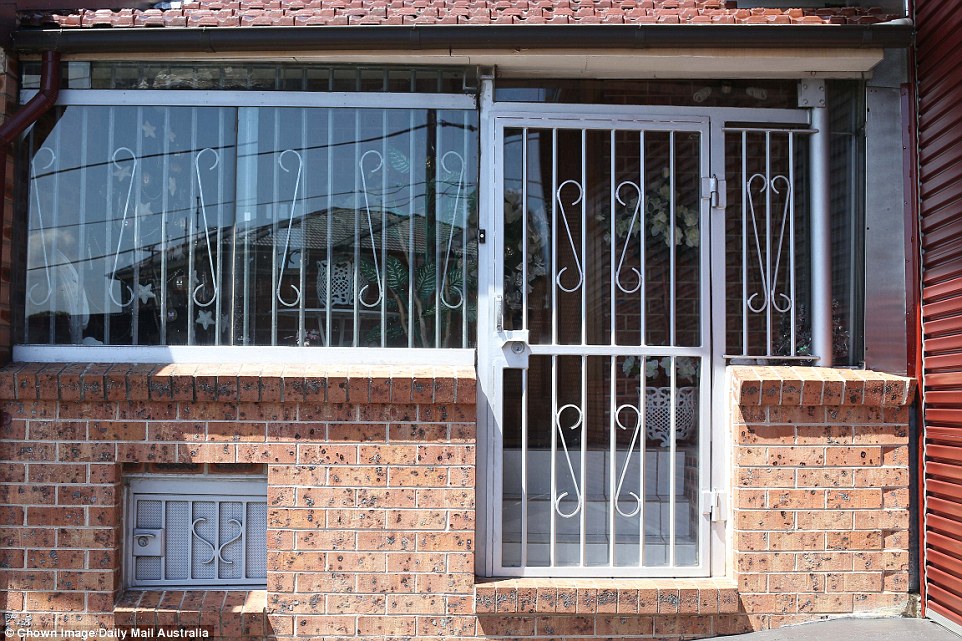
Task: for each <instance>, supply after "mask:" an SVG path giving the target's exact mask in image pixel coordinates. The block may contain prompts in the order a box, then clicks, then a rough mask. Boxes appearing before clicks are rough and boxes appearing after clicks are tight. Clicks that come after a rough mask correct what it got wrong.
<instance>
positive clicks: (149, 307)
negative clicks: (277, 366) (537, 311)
mask: <svg viewBox="0 0 962 641" xmlns="http://www.w3.org/2000/svg"><path fill="white" fill-rule="evenodd" d="M368 218H370V223H369V221H368ZM208 237H209V238H210V240H211V248H212V251H213V257H212V256H211V252H209V251H208V249H207V240H206V238H205V235H204V234H203V233H195V234H194V236H193V238H194V241H193V243H185V244H181V245H177V246H173V247H171V246H167V247H166V249H165V250H162V248H160V247H157V246H154V247H152V248H150V249H149V250H147V249H145V250H142V251H150V252H151V254H150V256H149V257H148V258H146V259H144V260H141V261H140V262H138V263H136V264H134V265H130V266H127V267H125V268H123V269H119V270H117V272H116V273H115V274H114V276H113V279H114V280H116V281H118V282H119V283H120V285H119V288H120V290H122V291H124V292H129V293H130V294H125V296H127V295H133V296H135V298H136V300H135V301H134V303H133V304H132V305H131V307H128V308H125V309H124V311H123V312H121V313H115V314H110V315H108V316H107V317H108V318H110V319H111V320H110V322H111V324H112V326H118V330H115V331H112V335H113V336H114V337H115V338H116V337H118V336H120V334H119V333H117V332H118V331H119V327H120V326H124V325H125V326H127V327H128V328H129V327H130V325H131V323H132V322H133V323H137V327H138V331H137V334H138V336H139V341H140V343H141V344H156V343H158V342H159V339H160V336H161V331H162V329H161V328H162V327H164V330H163V331H165V332H166V336H167V342H168V343H170V344H187V343H188V342H189V343H191V344H217V338H216V337H217V336H221V337H222V338H221V340H220V343H221V344H225V343H228V344H229V343H234V344H257V345H270V344H277V345H298V344H305V345H306V344H310V345H328V344H330V345H340V346H352V345H357V346H380V345H382V344H384V345H385V346H388V347H401V346H408V345H413V346H416V347H421V346H429V347H433V346H435V345H441V346H451V345H454V346H460V345H461V344H462V337H463V335H464V334H465V333H466V332H469V331H470V325H471V324H472V323H473V322H474V319H475V316H476V310H475V308H474V306H473V304H469V305H467V306H466V305H465V302H464V297H463V291H464V289H465V287H468V288H470V287H475V286H476V269H477V248H476V244H475V239H474V238H470V239H467V238H466V236H465V234H464V229H463V224H457V225H451V224H450V223H449V222H444V221H440V220H429V219H428V218H426V217H425V216H423V215H418V214H415V215H413V216H408V215H405V214H398V213H395V212H388V211H380V210H375V209H372V210H371V211H370V214H368V212H367V211H366V210H363V209H362V210H355V209H348V208H335V209H332V210H323V211H316V212H311V213H309V214H306V215H304V216H297V215H296V214H295V215H294V216H293V218H288V219H283V220H275V222H273V223H271V224H267V225H252V224H250V223H241V224H240V225H237V226H235V227H230V228H224V229H223V231H222V233H218V230H217V229H211V230H210V231H209V232H208ZM217 238H220V242H219V243H218V242H217ZM469 241H470V242H469ZM231 263H233V264H234V265H236V268H235V272H234V273H233V274H230V273H229V270H228V265H229V264H231ZM466 264H467V267H468V268H467V270H466V269H465V265H466ZM212 273H213V274H221V275H222V276H221V278H220V285H219V287H217V288H215V282H217V281H216V280H215V278H213V277H212ZM162 283H163V284H162ZM412 284H413V287H412ZM134 308H136V310H135V309H134ZM30 322H31V323H32V324H34V325H35V324H37V322H38V321H37V320H36V319H35V318H33V317H32V318H31V321H30ZM103 322H104V316H101V317H100V318H94V319H92V320H91V322H90V324H89V326H88V330H87V332H86V335H87V336H90V335H92V334H93V332H96V331H97V327H98V326H101V325H102V323H103ZM466 323H467V324H466ZM33 331H35V330H34V329H31V333H33ZM36 331H42V330H39V329H37V330H36ZM57 331H61V330H60V329H58V330H57ZM128 331H129V330H128ZM191 334H192V337H191ZM329 336H330V340H328V337H329ZM231 337H233V338H231ZM98 340H99V339H98Z"/></svg>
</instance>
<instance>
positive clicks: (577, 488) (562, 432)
mask: <svg viewBox="0 0 962 641" xmlns="http://www.w3.org/2000/svg"><path fill="white" fill-rule="evenodd" d="M567 409H572V410H574V411H575V412H576V413H577V416H578V418H577V420H576V421H575V422H574V423H573V424H572V425H569V426H568V427H567V428H565V427H564V426H563V425H562V424H561V415H562V414H564V412H565V410H567ZM583 423H584V413H583V412H582V411H581V408H580V407H578V406H577V405H575V404H573V403H569V404H567V405H564V406H562V407H560V408H559V409H558V411H557V413H556V414H555V425H557V427H558V438H559V439H560V440H561V448H562V449H563V450H564V455H565V462H566V463H567V464H568V473H569V474H570V475H571V485H572V486H573V487H574V490H575V498H577V499H578V503H577V504H576V505H575V509H574V510H573V511H571V512H568V513H566V512H564V511H562V510H561V501H563V500H564V498H565V497H566V496H568V492H562V493H561V494H558V495H557V496H555V499H554V509H555V512H557V513H558V515H559V516H561V517H562V518H566V519H570V518H571V517H572V516H574V515H576V514H578V512H580V511H581V507H582V503H583V502H584V501H583V499H582V496H581V488H580V486H579V483H578V476H577V475H576V474H575V468H574V465H572V464H571V453H570V452H569V451H568V441H567V440H565V429H569V430H576V429H578V428H579V427H581V426H582V424H583ZM552 465H554V463H552Z"/></svg>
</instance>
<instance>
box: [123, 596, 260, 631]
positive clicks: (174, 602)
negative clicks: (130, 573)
mask: <svg viewBox="0 0 962 641" xmlns="http://www.w3.org/2000/svg"><path fill="white" fill-rule="evenodd" d="M114 625H115V626H117V627H118V628H124V627H131V628H141V629H155V628H194V627H199V628H204V629H206V630H207V631H208V632H209V634H210V637H211V638H216V637H224V638H228V639H239V638H243V637H252V638H261V637H263V636H265V635H266V634H268V633H270V630H268V629H267V627H266V626H267V591H266V590H229V591H228V590H128V591H127V592H125V593H124V594H123V595H122V596H121V597H120V599H119V600H118V601H117V604H116V605H115V606H114Z"/></svg>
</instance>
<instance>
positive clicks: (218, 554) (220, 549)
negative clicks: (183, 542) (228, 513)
mask: <svg viewBox="0 0 962 641" xmlns="http://www.w3.org/2000/svg"><path fill="white" fill-rule="evenodd" d="M206 522H207V517H204V516H202V517H200V518H197V519H194V522H193V523H191V526H190V532H191V534H193V535H194V536H195V537H197V538H198V539H199V540H200V541H201V542H202V543H203V544H205V545H206V546H207V547H209V548H210V558H209V559H207V560H206V561H201V563H203V564H204V565H208V564H210V563H213V562H214V559H215V558H216V559H220V561H221V563H225V564H227V565H234V562H233V561H231V560H229V559H225V558H224V548H226V547H227V546H228V545H230V544H232V543H235V542H237V541H239V540H240V539H241V537H242V536H244V524H243V523H241V522H240V521H238V520H237V519H228V520H227V524H228V525H234V526H237V534H235V535H234V536H233V537H232V538H230V539H228V540H227V541H225V542H224V543H222V544H220V545H219V546H216V547H215V546H214V544H213V543H211V542H210V541H208V540H207V539H205V538H204V537H202V536H201V535H200V533H199V532H198V531H197V525H198V524H201V523H206Z"/></svg>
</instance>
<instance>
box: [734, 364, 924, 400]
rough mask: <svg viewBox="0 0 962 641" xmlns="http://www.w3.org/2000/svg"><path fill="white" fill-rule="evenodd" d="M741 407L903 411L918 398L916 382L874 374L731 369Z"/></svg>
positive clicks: (815, 369)
mask: <svg viewBox="0 0 962 641" xmlns="http://www.w3.org/2000/svg"><path fill="white" fill-rule="evenodd" d="M728 380H729V385H730V389H731V392H732V395H733V396H734V401H735V403H737V404H739V405H781V406H810V405H830V406H836V405H863V406H867V407H903V406H905V405H909V404H910V403H911V402H912V400H913V398H914V396H915V380H914V379H911V378H906V377H904V376H895V375H893V374H885V373H882V372H873V371H871V370H857V369H841V368H838V369H836V368H831V367H797V366H796V367H782V366H774V365H772V366H747V365H732V366H729V367H728Z"/></svg>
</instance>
